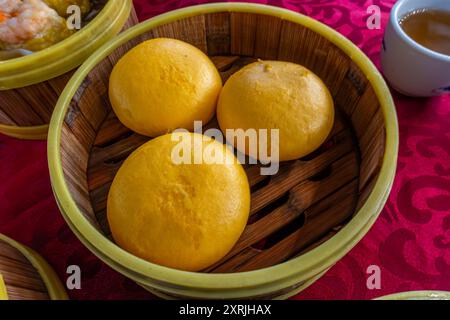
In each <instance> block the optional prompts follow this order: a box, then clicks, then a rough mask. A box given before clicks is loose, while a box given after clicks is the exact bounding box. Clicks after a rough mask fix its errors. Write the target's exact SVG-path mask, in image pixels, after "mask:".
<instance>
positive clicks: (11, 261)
mask: <svg viewBox="0 0 450 320" xmlns="http://www.w3.org/2000/svg"><path fill="white" fill-rule="evenodd" d="M0 274H1V275H2V276H3V280H4V281H5V285H6V290H7V292H8V298H9V300H50V296H49V295H48V291H47V287H46V286H45V284H44V282H43V281H42V278H41V276H40V274H39V273H38V271H37V270H36V269H35V268H34V267H33V265H32V264H31V263H30V261H28V259H26V258H25V257H24V256H23V254H22V253H21V252H20V251H19V250H17V249H16V248H14V247H11V246H10V245H9V244H8V243H6V242H3V241H1V240H0Z"/></svg>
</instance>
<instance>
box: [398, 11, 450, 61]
mask: <svg viewBox="0 0 450 320" xmlns="http://www.w3.org/2000/svg"><path fill="white" fill-rule="evenodd" d="M400 26H401V27H402V28H403V30H404V31H405V32H406V34H408V36H410V37H411V38H412V39H413V40H414V41H416V42H417V43H419V44H421V45H422V46H424V47H426V48H428V49H430V50H433V51H436V52H439V53H443V54H446V55H449V56H450V12H449V11H443V10H433V9H423V10H417V11H413V12H411V13H408V14H407V15H405V16H404V17H403V18H402V19H401V20H400Z"/></svg>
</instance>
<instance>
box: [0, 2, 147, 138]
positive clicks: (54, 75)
mask: <svg viewBox="0 0 450 320" xmlns="http://www.w3.org/2000/svg"><path fill="white" fill-rule="evenodd" d="M137 22H138V20H137V17H136V14H135V12H134V9H133V3H132V0H109V1H108V2H107V3H106V4H105V6H104V7H103V9H102V10H100V12H99V13H98V15H97V16H96V17H95V18H94V19H93V20H92V21H90V22H89V23H88V24H87V25H86V26H85V27H83V28H82V29H81V30H80V31H78V32H77V33H75V34H74V35H72V36H70V37H69V38H67V39H65V40H63V41H61V42H60V43H58V44H55V45H53V46H51V47H49V48H47V49H45V50H42V51H39V52H36V53H33V54H31V55H29V56H25V57H21V58H16V59H11V60H6V61H0V133H3V134H6V135H9V136H12V137H16V138H22V139H38V140H40V139H46V138H47V131H48V124H49V122H50V118H51V115H52V112H53V109H54V107H55V105H56V102H57V100H58V97H59V95H60V94H61V92H62V91H63V89H64V87H65V85H66V84H67V82H68V81H69V79H70V77H71V76H72V74H73V70H74V69H75V68H76V67H78V66H79V65H80V64H82V63H83V61H84V60H85V59H86V58H87V57H88V56H89V55H90V54H91V53H92V52H94V51H95V50H96V49H98V48H99V47H100V46H101V45H102V44H104V43H105V42H107V41H108V40H110V39H111V38H113V37H114V36H115V35H116V34H118V33H119V32H120V31H121V30H122V29H127V28H129V27H130V26H132V25H134V24H136V23H137Z"/></svg>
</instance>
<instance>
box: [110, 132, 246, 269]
mask: <svg viewBox="0 0 450 320" xmlns="http://www.w3.org/2000/svg"><path fill="white" fill-rule="evenodd" d="M172 135H173V134H167V135H163V136H160V137H158V138H155V139H154V140H151V141H149V142H147V143H146V144H144V145H142V146H141V147H140V148H138V149H137V150H136V151H135V152H134V153H132V154H131V156H130V157H129V158H127V159H126V160H125V162H124V164H123V165H122V166H121V168H120V169H119V171H118V173H117V175H116V177H115V178H114V181H113V183H112V186H111V189H110V191H109V195H108V203H107V217H108V222H109V226H110V228H111V232H112V235H113V238H114V240H115V241H116V243H117V244H118V245H120V246H121V247H122V248H123V249H125V250H127V251H128V252H130V253H132V254H134V255H136V256H138V257H140V258H142V259H145V260H148V261H150V262H153V263H156V264H160V265H163V266H166V267H171V268H175V269H179V270H186V271H199V270H202V269H205V268H206V267H208V266H211V265H212V264H214V263H215V262H217V261H219V260H220V259H221V258H223V257H224V256H225V255H226V254H227V253H228V252H229V251H230V250H231V249H232V248H233V246H234V245H235V243H236V242H237V240H238V239H239V237H240V236H241V234H242V232H243V230H244V228H245V226H246V224H247V220H248V216H249V211H250V187H249V183H248V181H247V176H246V174H245V171H244V169H243V167H242V166H241V165H240V164H239V163H238V161H237V159H236V158H235V157H234V154H233V153H232V151H231V150H230V149H229V148H228V147H226V146H225V145H224V144H222V143H219V142H217V141H215V140H214V139H212V138H209V137H206V136H203V135H201V134H194V133H181V134H180V141H176V140H174V139H173V136H172ZM180 146H181V147H182V148H185V147H186V148H189V147H190V146H192V148H191V150H192V155H193V154H194V150H195V152H208V153H212V154H214V155H215V156H224V157H225V156H227V157H229V159H234V161H227V162H225V163H223V164H222V163H220V164H215V163H214V164H206V162H203V163H201V164H189V163H184V164H179V163H178V164H177V162H176V161H174V159H173V152H174V150H175V151H176V150H177V148H180ZM185 150H189V149H185ZM175 153H176V152H175Z"/></svg>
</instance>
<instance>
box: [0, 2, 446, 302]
mask: <svg viewBox="0 0 450 320" xmlns="http://www.w3.org/2000/svg"><path fill="white" fill-rule="evenodd" d="M207 2H211V1H206V0H164V1H163V0H152V1H150V0H135V5H136V8H137V11H138V13H139V16H140V18H141V19H146V18H150V17H152V16H155V15H157V14H160V13H163V12H166V11H169V10H172V9H176V8H180V7H185V6H188V5H194V4H200V3H207ZM253 2H258V3H264V4H269V5H275V6H280V7H285V8H288V9H291V10H294V11H297V12H301V13H303V14H306V15H309V16H311V17H313V18H315V19H318V20H320V21H322V22H324V23H326V24H327V25H329V26H331V27H333V28H334V29H336V30H338V31H339V32H341V33H342V34H344V35H345V36H347V37H348V38H350V40H352V41H353V42H354V43H355V44H357V45H358V46H359V47H360V48H361V49H362V50H363V51H364V52H365V53H366V54H367V55H368V56H369V57H370V58H371V59H372V60H373V61H374V62H375V63H376V64H377V65H379V49H380V42H381V37H382V33H383V29H384V26H385V24H386V21H387V18H388V13H389V11H390V8H391V7H392V5H393V3H394V2H395V1H394V0H352V1H344V0H338V1H328V0H265V1H264V0H259V1H253ZM372 4H376V5H378V6H379V7H380V8H381V10H382V28H381V29H380V30H377V29H375V30H369V29H368V28H367V27H366V18H367V17H368V14H367V12H366V11H367V8H368V7H369V6H370V5H372ZM394 98H395V102H396V106H397V112H398V116H399V122H400V154H399V163H398V171H397V177H396V181H395V185H394V187H393V190H392V193H391V196H390V198H389V201H388V203H387V205H386V207H385V209H384V210H383V212H382V213H381V216H380V218H379V219H378V221H377V222H376V224H375V225H374V227H373V228H372V229H371V231H370V232H369V233H368V234H367V235H366V237H365V238H364V239H363V240H362V241H361V242H360V243H359V244H358V245H357V246H356V247H355V248H354V249H353V250H352V251H351V252H350V253H349V254H348V255H347V256H346V257H345V258H344V259H342V260H341V261H340V262H339V263H337V264H336V265H335V266H334V267H333V268H332V269H331V270H330V271H329V272H328V273H327V274H326V275H325V276H323V277H322V278H321V279H320V280H319V281H317V282H316V283H315V284H314V285H312V286H311V287H310V288H308V289H307V290H305V291H304V292H303V293H301V294H299V295H298V296H296V297H295V298H296V299H311V298H312V299H316V298H320V299H369V298H373V297H377V296H381V295H385V294H389V293H394V292H399V291H407V290H424V289H439V290H449V291H450V96H446V97H440V98H433V99H411V98H406V97H403V96H401V95H398V94H395V93H394ZM0 181H1V182H0V232H2V233H4V234H6V235H8V236H10V237H13V238H14V239H16V240H19V241H21V242H23V243H25V244H27V245H29V246H30V247H32V248H34V249H35V250H37V251H38V252H40V253H41V254H42V255H43V256H44V257H45V258H46V259H47V260H48V261H49V262H50V264H51V265H52V266H53V267H54V268H55V270H56V271H57V273H58V274H59V276H60V277H61V279H63V281H65V279H66V273H65V272H66V268H67V266H68V265H71V264H77V265H79V266H80V267H81V270H82V272H83V273H82V289H81V290H74V291H71V292H69V294H70V296H71V298H73V299H149V298H150V299H151V298H152V296H151V295H150V294H148V293H147V292H146V291H144V290H143V289H141V288H140V287H138V286H137V285H136V284H134V283H133V282H132V281H130V280H127V279H126V278H124V277H123V276H121V275H120V274H118V273H116V272H114V271H113V270H111V269H110V268H109V267H107V266H106V265H105V264H103V263H102V262H101V261H100V260H98V259H97V258H95V257H94V256H93V255H92V254H91V253H90V252H89V251H88V250H87V249H85V248H84V247H83V245H82V244H81V243H80V242H79V241H78V240H77V238H76V237H75V236H74V235H73V234H72V232H71V231H70V230H69V228H68V227H67V226H66V224H65V223H64V221H63V219H62V217H61V215H60V213H59V211H58V208H57V206H56V203H55V200H54V198H53V194H52V191H51V187H50V180H49V175H48V169H47V158H46V143H45V142H30V141H20V140H16V139H11V138H8V137H5V136H0ZM370 265H377V266H379V267H380V268H381V289H379V290H369V289H368V288H367V286H366V279H367V274H366V270H367V267H368V266H370Z"/></svg>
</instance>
